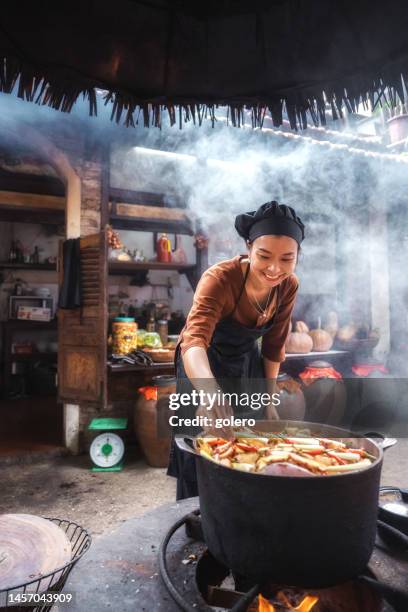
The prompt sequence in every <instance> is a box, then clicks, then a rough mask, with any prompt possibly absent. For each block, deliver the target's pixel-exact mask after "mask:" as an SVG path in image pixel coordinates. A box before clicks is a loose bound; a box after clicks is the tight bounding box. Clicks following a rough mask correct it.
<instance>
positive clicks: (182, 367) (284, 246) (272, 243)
mask: <svg viewBox="0 0 408 612" xmlns="http://www.w3.org/2000/svg"><path fill="white" fill-rule="evenodd" d="M235 228H236V230H237V232H238V234H239V235H240V236H241V237H242V238H244V240H245V242H246V245H247V250H248V254H247V255H246V256H245V255H238V256H236V257H234V258H233V259H229V260H227V261H222V262H221V263H218V264H216V265H214V266H212V267H211V268H209V269H208V270H207V271H206V272H205V273H204V274H203V276H202V277H201V280H200V282H199V284H198V286H197V289H196V292H195V294H194V300H193V305H192V308H191V310H190V313H189V315H188V317H187V321H186V325H185V326H184V329H183V330H182V332H181V335H180V342H179V345H178V347H177V351H176V374H177V385H178V389H177V390H178V392H185V391H186V389H187V387H186V383H187V386H188V385H190V388H192V387H195V388H197V386H199V384H200V383H202V382H203V381H204V380H205V387H206V391H207V392H211V391H212V392H214V393H216V392H217V391H218V390H219V388H220V385H219V383H218V382H217V381H219V380H220V379H227V380H233V379H240V380H242V379H249V380H251V379H264V378H265V379H266V380H267V381H269V383H270V387H269V388H270V389H273V384H274V381H275V380H276V378H277V376H278V373H279V367H280V363H281V362H282V361H284V359H285V349H284V345H285V341H286V338H287V335H288V333H289V329H290V319H291V315H292V310H293V306H294V302H295V298H296V292H297V289H298V281H297V278H296V276H295V275H294V270H295V267H296V263H297V259H298V254H299V248H300V244H301V242H302V240H303V239H304V225H303V223H302V221H301V220H300V219H299V217H298V216H297V215H296V213H295V211H294V210H293V208H290V207H289V206H285V205H282V204H278V203H277V202H274V201H273V202H267V203H266V204H263V205H262V206H261V207H260V208H258V210H256V211H253V212H248V213H244V214H241V215H238V216H237V217H236V219H235ZM259 338H262V349H261V353H260V352H259V348H258V342H257V341H258V339H259ZM201 386H202V385H201ZM196 410H197V409H196V408H193V407H192V406H190V407H187V408H184V409H183V410H182V412H181V413H180V414H183V415H188V416H190V417H193V416H194V413H195V412H196ZM196 414H199V415H204V414H209V412H208V411H207V406H205V405H202V406H200V407H199V409H198V411H197V412H196ZM210 414H211V417H212V418H213V419H215V418H217V417H225V416H227V415H229V414H231V409H230V408H229V407H228V406H224V405H222V404H221V403H220V404H218V405H215V406H213V407H212V408H211V411H210ZM257 416H258V418H259V416H261V415H260V414H258V415H257ZM262 416H263V418H271V419H277V418H285V415H284V414H281V413H279V411H277V410H276V408H275V406H274V405H273V403H272V402H271V403H270V405H268V406H266V407H265V411H264V413H263V414H262ZM292 418H299V419H301V418H303V415H296V416H295V417H293V415H292ZM197 433H198V432H197ZM214 433H218V435H220V430H218V431H217V432H214ZM229 433H230V431H224V432H223V434H224V435H228V434H229ZM168 474H169V475H171V476H175V477H177V479H178V482H177V499H183V498H185V497H191V496H194V495H197V484H196V477H195V464H194V458H193V457H191V455H186V454H185V453H180V452H179V451H178V449H177V447H175V445H174V444H173V446H172V451H171V454H170V464H169V470H168Z"/></svg>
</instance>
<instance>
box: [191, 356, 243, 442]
mask: <svg viewBox="0 0 408 612" xmlns="http://www.w3.org/2000/svg"><path fill="white" fill-rule="evenodd" d="M183 365H184V369H185V371H186V374H187V376H188V378H189V380H190V382H191V384H192V385H193V387H194V388H195V389H197V391H200V390H202V391H204V392H205V393H208V394H210V395H214V396H217V395H218V392H219V391H220V386H219V384H218V382H217V380H216V379H215V378H214V375H213V373H212V372H211V368H210V363H209V361H208V357H207V351H206V349H205V348H203V347H201V346H192V347H191V348H189V349H187V350H186V352H185V353H184V355H183ZM221 393H222V391H221ZM196 415H198V416H207V417H208V418H212V419H227V418H228V419H229V418H230V417H231V416H232V415H233V411H232V409H231V406H230V405H229V404H219V403H212V405H211V409H209V405H208V404H202V405H201V406H200V407H199V408H198V410H197V411H196ZM205 429H206V431H207V432H208V433H212V434H214V435H217V436H222V437H223V438H227V439H228V438H232V437H233V435H234V434H233V431H232V427H230V426H229V425H225V426H223V427H218V428H215V427H214V426H213V427H206V428H205Z"/></svg>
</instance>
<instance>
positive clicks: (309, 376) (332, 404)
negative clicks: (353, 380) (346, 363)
mask: <svg viewBox="0 0 408 612" xmlns="http://www.w3.org/2000/svg"><path fill="white" fill-rule="evenodd" d="M299 377H300V378H301V380H302V381H303V393H304V397H305V401H306V420H308V421H311V422H313V423H324V424H325V425H339V423H341V421H342V418H343V416H344V413H345V409H346V399H347V395H346V390H345V387H344V382H343V380H342V377H341V375H340V374H339V372H337V371H336V370H335V369H334V368H333V366H332V365H331V364H330V363H328V362H326V361H320V360H319V361H313V362H312V363H310V364H309V365H308V366H307V367H306V368H305V370H304V371H303V372H301V373H300V374H299Z"/></svg>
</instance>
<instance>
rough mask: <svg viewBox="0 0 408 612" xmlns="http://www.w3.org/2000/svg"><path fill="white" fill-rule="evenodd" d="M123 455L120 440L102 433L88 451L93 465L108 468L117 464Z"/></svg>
mask: <svg viewBox="0 0 408 612" xmlns="http://www.w3.org/2000/svg"><path fill="white" fill-rule="evenodd" d="M124 453H125V445H124V444H123V440H122V438H120V437H119V436H118V435H117V434H114V433H103V434H100V435H99V436H97V437H96V438H95V439H94V440H93V442H92V444H91V447H90V449H89V454H90V455H91V459H92V461H93V462H94V464H95V465H97V466H98V467H102V468H110V467H113V466H114V465H116V464H117V463H119V462H120V461H121V459H122V457H123V455H124Z"/></svg>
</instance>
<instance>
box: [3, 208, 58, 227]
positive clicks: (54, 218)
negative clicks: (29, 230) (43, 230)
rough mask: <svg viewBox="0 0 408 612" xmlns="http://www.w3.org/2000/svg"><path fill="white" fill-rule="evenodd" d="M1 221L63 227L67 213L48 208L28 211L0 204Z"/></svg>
mask: <svg viewBox="0 0 408 612" xmlns="http://www.w3.org/2000/svg"><path fill="white" fill-rule="evenodd" d="M0 221H3V222H8V223H43V224H46V225H63V224H64V223H65V213H64V211H63V210H50V209H47V208H39V209H36V210H34V209H32V208H31V209H26V208H17V207H6V206H2V205H1V204H0Z"/></svg>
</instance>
